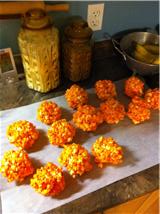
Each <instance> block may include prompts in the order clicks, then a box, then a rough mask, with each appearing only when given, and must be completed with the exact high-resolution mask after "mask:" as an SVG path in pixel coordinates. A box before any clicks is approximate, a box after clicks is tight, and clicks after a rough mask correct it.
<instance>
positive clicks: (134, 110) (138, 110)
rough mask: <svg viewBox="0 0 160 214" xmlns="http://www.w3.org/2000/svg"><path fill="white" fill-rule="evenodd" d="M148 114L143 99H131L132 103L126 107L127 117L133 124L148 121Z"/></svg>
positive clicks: (147, 107)
mask: <svg viewBox="0 0 160 214" xmlns="http://www.w3.org/2000/svg"><path fill="white" fill-rule="evenodd" d="M150 114H151V112H150V110H149V105H148V103H147V102H146V101H145V100H144V99H142V98H140V97H137V96H135V97H134V98H132V101H131V102H130V103H129V105H128V112H127V116H128V117H129V118H130V119H131V120H132V122H133V123H134V124H139V123H142V122H144V121H145V120H149V119H150Z"/></svg>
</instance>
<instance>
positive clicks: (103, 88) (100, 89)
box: [95, 80, 117, 100]
mask: <svg viewBox="0 0 160 214" xmlns="http://www.w3.org/2000/svg"><path fill="white" fill-rule="evenodd" d="M95 90H96V94H97V96H98V98H99V99H101V100H106V99H108V98H109V97H116V96H117V93H116V86H115V84H114V83H113V82H112V81H111V80H98V81H97V82H96V84H95Z"/></svg>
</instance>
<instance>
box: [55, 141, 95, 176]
mask: <svg viewBox="0 0 160 214" xmlns="http://www.w3.org/2000/svg"><path fill="white" fill-rule="evenodd" d="M58 160H59V162H60V163H61V164H62V165H63V166H65V167H66V168H67V170H68V171H69V173H70V175H72V177H73V178H75V177H76V176H77V175H82V174H84V173H85V172H88V171H90V170H91V169H92V165H91V163H90V155H89V153H88V151H87V150H86V149H85V148H84V147H82V146H81V145H79V144H76V143H72V144H70V145H66V146H65V147H64V149H63V151H62V153H61V155H60V157H59V159H58Z"/></svg>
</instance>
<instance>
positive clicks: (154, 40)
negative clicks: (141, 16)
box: [112, 32, 160, 76]
mask: <svg viewBox="0 0 160 214" xmlns="http://www.w3.org/2000/svg"><path fill="white" fill-rule="evenodd" d="M159 39H160V36H159V35H157V34H153V33H149V32H134V33H130V34H127V35H126V36H124V37H123V38H122V39H121V41H120V43H119V46H120V48H119V47H118V43H117V42H116V41H115V40H114V39H112V42H113V45H114V47H115V48H116V50H117V51H118V52H119V53H120V54H121V55H122V56H123V58H124V60H125V61H126V65H127V66H128V68H130V69H131V70H132V71H133V72H136V73H138V74H140V75H142V76H146V75H152V74H155V73H158V72H159V65H154V64H148V63H144V62H141V61H139V60H136V59H134V58H133V57H132V56H131V55H130V54H129V52H128V50H129V49H130V48H131V46H132V44H133V42H137V43H139V44H142V45H143V44H155V45H159Z"/></svg>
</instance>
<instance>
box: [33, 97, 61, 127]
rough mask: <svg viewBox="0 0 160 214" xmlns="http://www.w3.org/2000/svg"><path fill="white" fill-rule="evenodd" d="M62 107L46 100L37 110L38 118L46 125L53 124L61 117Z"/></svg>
mask: <svg viewBox="0 0 160 214" xmlns="http://www.w3.org/2000/svg"><path fill="white" fill-rule="evenodd" d="M61 114H62V113H61V108H60V107H59V106H58V105H57V104H56V103H54V102H52V101H44V102H42V103H41V104H40V106H39V108H38V110H37V119H38V120H39V121H41V122H42V123H45V124H46V125H51V124H52V123H53V122H55V121H56V120H59V119H60V118H61Z"/></svg>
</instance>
